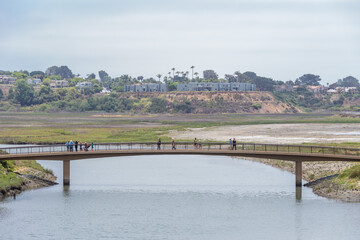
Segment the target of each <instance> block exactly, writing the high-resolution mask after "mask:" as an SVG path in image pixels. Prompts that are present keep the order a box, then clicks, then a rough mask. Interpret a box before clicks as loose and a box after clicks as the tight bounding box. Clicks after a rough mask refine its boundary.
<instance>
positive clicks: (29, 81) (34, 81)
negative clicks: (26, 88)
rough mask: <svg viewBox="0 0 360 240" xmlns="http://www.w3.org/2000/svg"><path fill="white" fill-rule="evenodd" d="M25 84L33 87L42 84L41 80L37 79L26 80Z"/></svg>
mask: <svg viewBox="0 0 360 240" xmlns="http://www.w3.org/2000/svg"><path fill="white" fill-rule="evenodd" d="M27 82H28V84H31V85H35V86H38V85H40V84H41V83H42V81H41V79H39V78H34V79H32V78H28V79H27Z"/></svg>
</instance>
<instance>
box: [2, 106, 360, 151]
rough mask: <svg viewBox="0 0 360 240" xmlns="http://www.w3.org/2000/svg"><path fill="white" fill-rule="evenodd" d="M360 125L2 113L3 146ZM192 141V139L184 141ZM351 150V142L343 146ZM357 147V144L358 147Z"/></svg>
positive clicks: (282, 117)
mask: <svg viewBox="0 0 360 240" xmlns="http://www.w3.org/2000/svg"><path fill="white" fill-rule="evenodd" d="M295 123H329V124H336V123H349V124H352V123H360V118H352V117H340V116H337V115H333V114H295V115H294V114H261V115H259V114H257V115H256V114H151V115H150V114H149V115H115V114H104V113H4V112H3V113H0V143H24V144H25V143H36V144H52V143H64V142H66V141H69V140H73V141H75V140H78V141H82V142H85V141H87V142H97V143H109V142H140V141H156V140H157V138H159V137H161V138H162V140H163V141H169V140H170V137H164V136H163V135H166V134H168V133H169V131H171V130H177V131H183V130H185V129H187V128H204V127H213V126H227V125H257V124H295ZM183 140H190V139H183ZM341 145H343V146H347V147H351V146H352V145H351V144H350V143H343V144H339V146H341ZM354 145H356V144H354Z"/></svg>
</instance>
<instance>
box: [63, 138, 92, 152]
mask: <svg viewBox="0 0 360 240" xmlns="http://www.w3.org/2000/svg"><path fill="white" fill-rule="evenodd" d="M65 145H66V150H67V151H68V152H73V151H74V148H75V151H76V152H77V151H78V149H79V151H83V150H84V151H89V148H91V151H93V150H94V143H91V144H90V143H87V142H84V144H83V143H82V142H79V141H75V142H73V140H70V141H68V142H66V143H65Z"/></svg>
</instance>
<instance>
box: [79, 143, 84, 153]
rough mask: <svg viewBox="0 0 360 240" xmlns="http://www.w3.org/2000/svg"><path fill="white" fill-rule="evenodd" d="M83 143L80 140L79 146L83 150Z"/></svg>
mask: <svg viewBox="0 0 360 240" xmlns="http://www.w3.org/2000/svg"><path fill="white" fill-rule="evenodd" d="M82 146H83V144H82V142H79V147H80V151H82V150H83V147H82Z"/></svg>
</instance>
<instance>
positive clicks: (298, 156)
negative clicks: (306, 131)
mask: <svg viewBox="0 0 360 240" xmlns="http://www.w3.org/2000/svg"><path fill="white" fill-rule="evenodd" d="M137 155H217V156H232V157H253V158H266V159H278V160H286V161H300V162H311V161H353V162H360V156H358V155H339V154H321V153H303V152H277V151H251V150H212V149H210V150H208V149H204V150H194V149H190V150H189V149H186V150H185V149H179V150H167V149H166V150H152V149H133V150H98V151H86V152H85V151H79V152H75V151H74V152H66V151H65V152H41V153H21V154H6V155H0V160H55V161H59V160H60V161H62V160H80V159H89V158H106V157H119V156H120V157H121V156H137Z"/></svg>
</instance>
